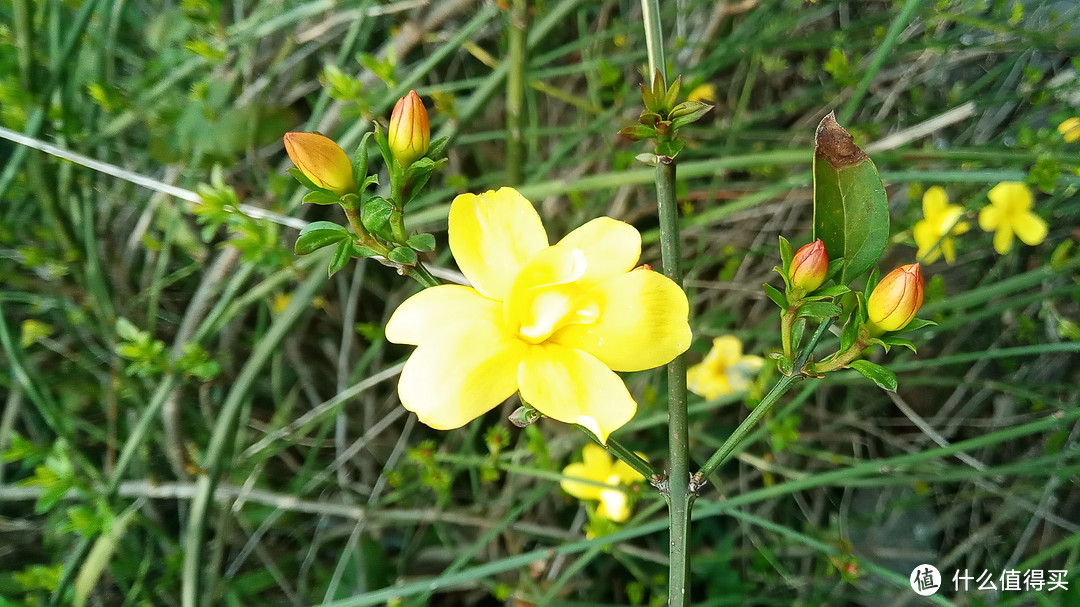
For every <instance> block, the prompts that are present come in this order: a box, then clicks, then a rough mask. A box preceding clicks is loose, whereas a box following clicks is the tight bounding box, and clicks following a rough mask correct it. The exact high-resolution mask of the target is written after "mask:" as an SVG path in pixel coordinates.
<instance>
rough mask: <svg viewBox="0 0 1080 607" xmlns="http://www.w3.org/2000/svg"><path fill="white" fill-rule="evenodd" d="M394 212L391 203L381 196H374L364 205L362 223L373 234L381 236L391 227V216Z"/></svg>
mask: <svg viewBox="0 0 1080 607" xmlns="http://www.w3.org/2000/svg"><path fill="white" fill-rule="evenodd" d="M393 211H394V207H393V205H391V204H390V201H389V200H387V199H385V198H382V197H380V196H372V197H371V198H368V199H367V201H366V202H365V203H364V211H363V213H362V214H361V216H360V222H361V223H363V224H364V228H366V229H367V231H368V232H371V233H372V234H379V233H381V232H382V231H383V230H385V229H386V227H387V226H388V225H390V214H391V213H392V212H393Z"/></svg>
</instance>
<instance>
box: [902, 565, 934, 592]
mask: <svg viewBox="0 0 1080 607" xmlns="http://www.w3.org/2000/svg"><path fill="white" fill-rule="evenodd" d="M908 582H909V583H910V584H911V589H912V590H914V591H915V593H916V594H918V595H919V596H930V595H931V594H934V593H935V592H937V591H938V588H941V572H940V571H938V570H937V567H934V566H933V565H919V566H918V567H916V568H915V569H913V570H912V572H911V577H910V578H908Z"/></svg>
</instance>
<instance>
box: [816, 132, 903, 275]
mask: <svg viewBox="0 0 1080 607" xmlns="http://www.w3.org/2000/svg"><path fill="white" fill-rule="evenodd" d="M814 238H820V239H821V241H822V242H823V243H825V250H826V251H828V253H829V257H830V258H833V259H835V258H838V257H843V258H844V259H845V265H844V269H843V271H842V272H841V276H840V281H839V282H840V283H842V284H848V283H850V282H851V281H852V280H854V279H855V278H857V277H858V276H859V275H861V274H862V273H863V272H865V271H866V270H868V269H870V266H872V265H874V264H875V263H876V262H877V260H878V258H879V257H881V253H882V252H883V251H884V250H885V243H886V241H887V240H888V238H889V199H888V196H887V195H886V193H885V186H884V185H882V183H881V176H880V175H879V174H878V170H877V167H875V166H874V162H873V161H872V160H870V157H869V156H867V155H866V153H865V152H863V151H862V150H861V149H859V146H857V145H855V142H854V139H853V138H852V137H851V135H850V134H849V133H848V132H847V131H845V130H844V129H843V127H841V126H840V125H839V124H837V123H836V119H835V118H834V117H833V115H832V114H831V113H830V114H829V115H828V116H826V117H825V119H824V120H822V121H821V124H820V125H818V129H817V136H816V147H815V149H814Z"/></svg>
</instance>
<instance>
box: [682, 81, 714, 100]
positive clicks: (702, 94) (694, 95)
mask: <svg viewBox="0 0 1080 607" xmlns="http://www.w3.org/2000/svg"><path fill="white" fill-rule="evenodd" d="M686 99H687V101H707V102H709V103H716V87H715V86H713V85H711V84H708V83H705V84H700V85H698V86H697V88H695V89H694V90H692V91H690V94H689V95H687V96H686Z"/></svg>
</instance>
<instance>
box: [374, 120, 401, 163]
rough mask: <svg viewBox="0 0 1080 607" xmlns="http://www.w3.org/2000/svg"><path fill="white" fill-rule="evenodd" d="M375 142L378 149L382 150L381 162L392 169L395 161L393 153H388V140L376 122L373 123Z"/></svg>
mask: <svg viewBox="0 0 1080 607" xmlns="http://www.w3.org/2000/svg"><path fill="white" fill-rule="evenodd" d="M375 143H377V144H378V145H379V151H380V152H382V157H383V162H385V163H386V166H387V168H389V169H390V170H391V171H393V170H394V167H396V166H397V163H396V162H395V161H394V155H393V154H391V153H390V142H389V141H388V140H387V139H386V133H383V130H382V127H381V126H379V123H378V122H376V123H375Z"/></svg>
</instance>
